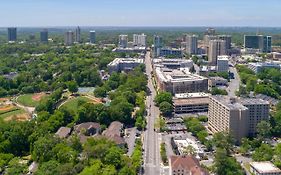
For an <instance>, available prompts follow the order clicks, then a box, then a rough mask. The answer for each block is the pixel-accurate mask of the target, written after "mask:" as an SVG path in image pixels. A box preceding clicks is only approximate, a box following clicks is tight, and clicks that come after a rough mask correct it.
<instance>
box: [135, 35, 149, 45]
mask: <svg viewBox="0 0 281 175" xmlns="http://www.w3.org/2000/svg"><path fill="white" fill-rule="evenodd" d="M133 45H134V46H139V47H146V35H145V34H144V33H143V34H141V35H138V34H134V35H133Z"/></svg>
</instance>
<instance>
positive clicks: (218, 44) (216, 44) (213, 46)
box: [208, 40, 226, 66]
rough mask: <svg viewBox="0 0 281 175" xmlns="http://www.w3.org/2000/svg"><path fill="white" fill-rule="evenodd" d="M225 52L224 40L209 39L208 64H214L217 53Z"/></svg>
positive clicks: (223, 53)
mask: <svg viewBox="0 0 281 175" xmlns="http://www.w3.org/2000/svg"><path fill="white" fill-rule="evenodd" d="M225 54H226V47H225V41H224V40H211V41H210V42H209V51H208V61H209V63H210V65H212V66H216V65H217V59H218V56H219V55H225Z"/></svg>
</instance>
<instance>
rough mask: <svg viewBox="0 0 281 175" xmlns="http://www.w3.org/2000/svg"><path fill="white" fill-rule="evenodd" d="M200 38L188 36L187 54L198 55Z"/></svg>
mask: <svg viewBox="0 0 281 175" xmlns="http://www.w3.org/2000/svg"><path fill="white" fill-rule="evenodd" d="M197 41H198V36H197V35H186V52H187V53H188V54H191V55H194V54H197V49H198V42H197Z"/></svg>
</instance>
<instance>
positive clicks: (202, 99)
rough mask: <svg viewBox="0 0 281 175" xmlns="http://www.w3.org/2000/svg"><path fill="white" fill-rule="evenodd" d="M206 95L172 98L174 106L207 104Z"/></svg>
mask: <svg viewBox="0 0 281 175" xmlns="http://www.w3.org/2000/svg"><path fill="white" fill-rule="evenodd" d="M209 101H210V99H209V98H208V97H199V98H184V99H173V103H174V106H181V105H201V104H209Z"/></svg>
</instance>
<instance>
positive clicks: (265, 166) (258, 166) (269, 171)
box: [250, 162, 281, 175]
mask: <svg viewBox="0 0 281 175" xmlns="http://www.w3.org/2000/svg"><path fill="white" fill-rule="evenodd" d="M250 173H252V174H253V175H281V170H280V169H279V168H277V167H276V166H275V165H274V164H273V163H271V162H250Z"/></svg>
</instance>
